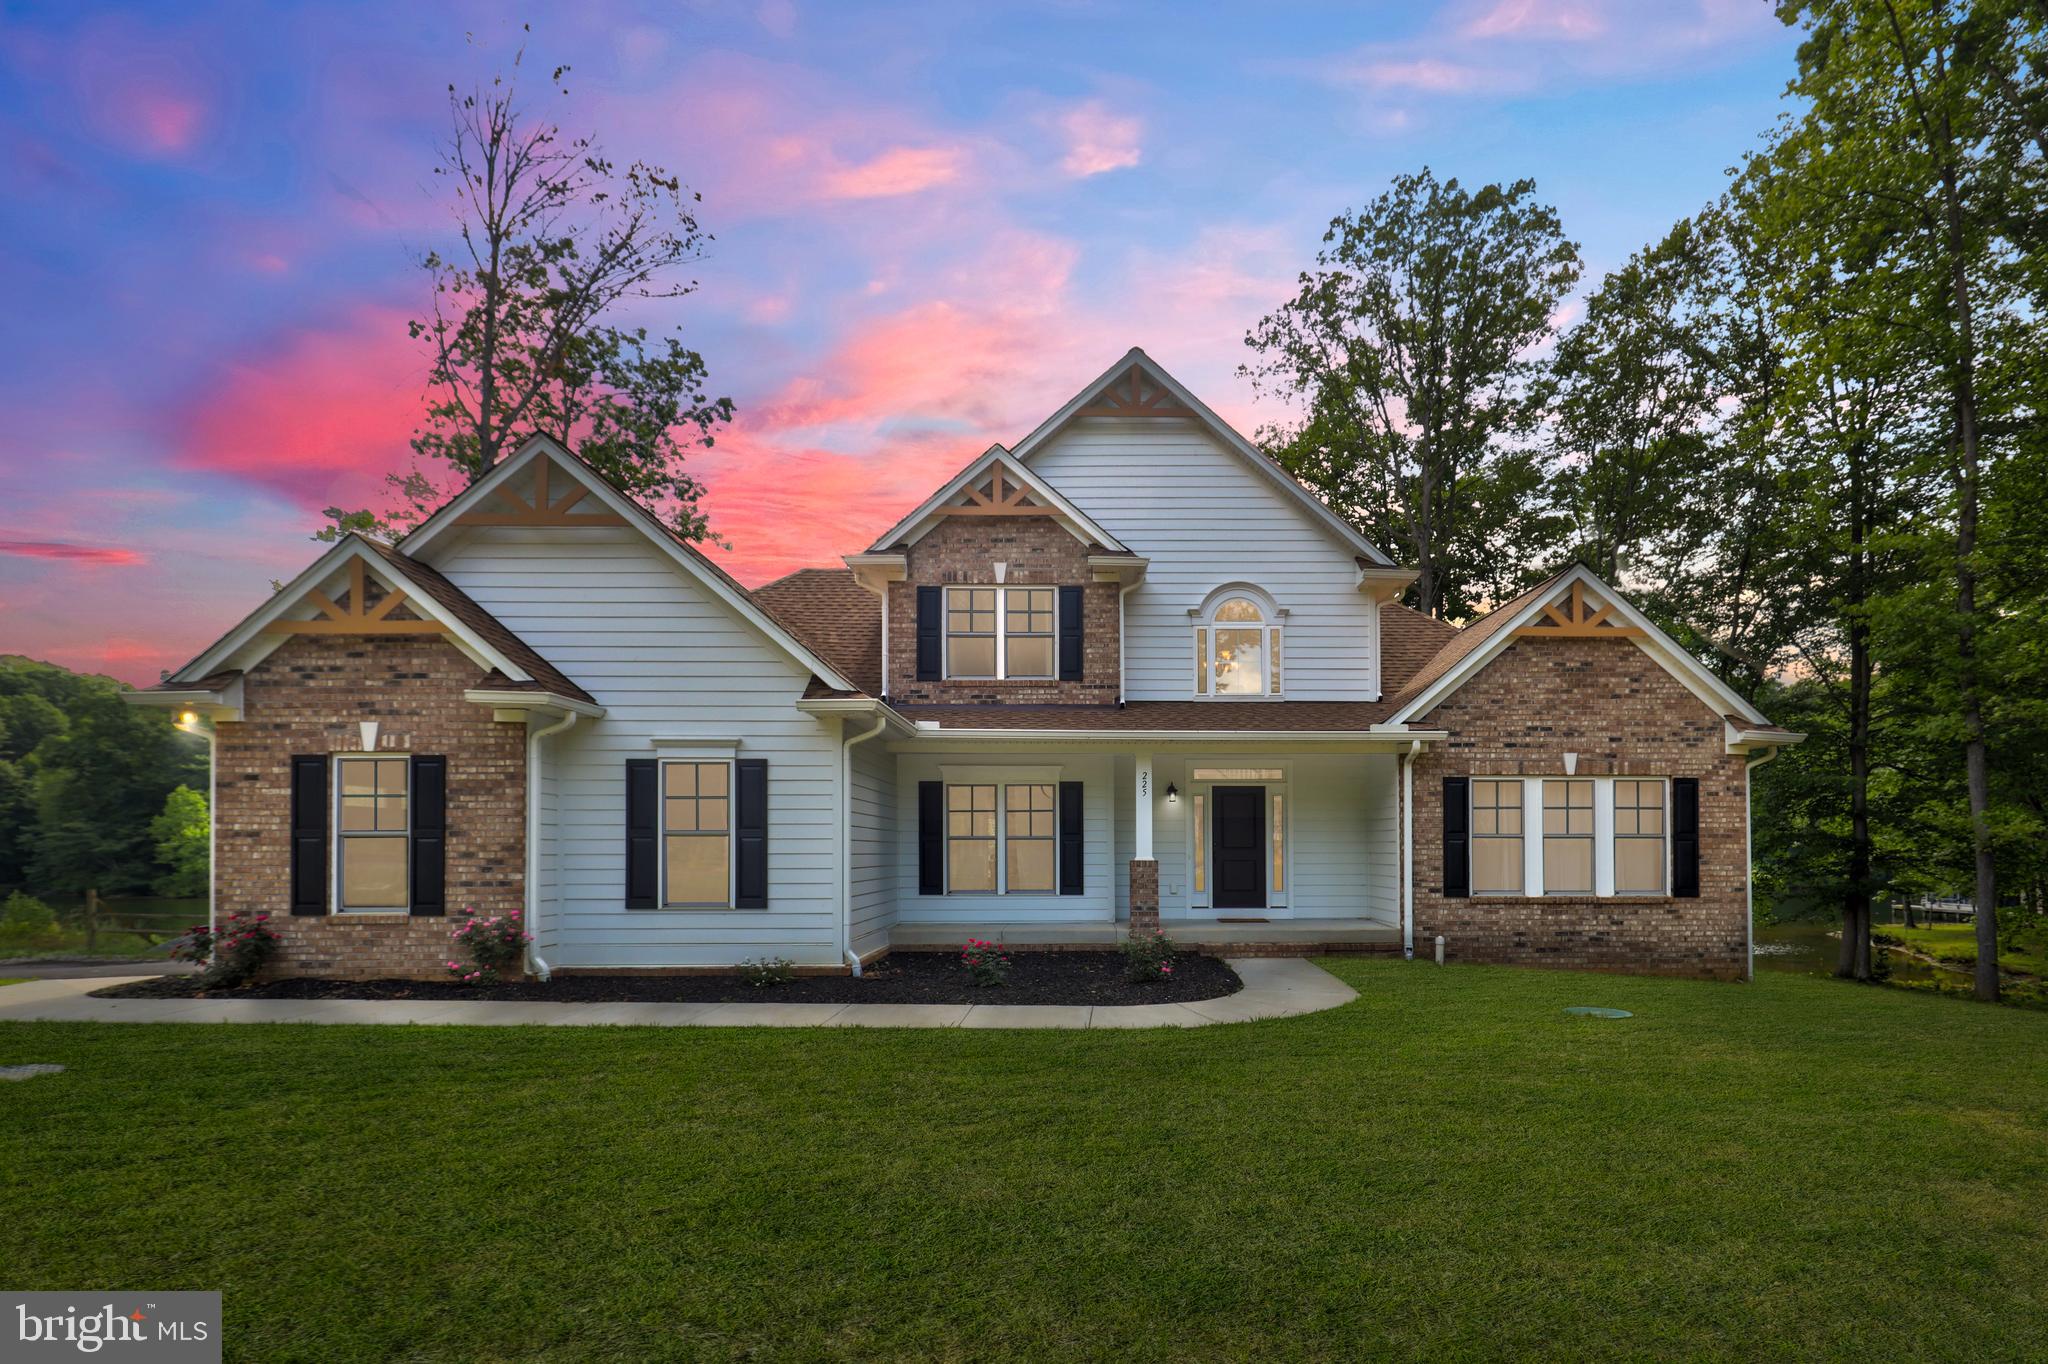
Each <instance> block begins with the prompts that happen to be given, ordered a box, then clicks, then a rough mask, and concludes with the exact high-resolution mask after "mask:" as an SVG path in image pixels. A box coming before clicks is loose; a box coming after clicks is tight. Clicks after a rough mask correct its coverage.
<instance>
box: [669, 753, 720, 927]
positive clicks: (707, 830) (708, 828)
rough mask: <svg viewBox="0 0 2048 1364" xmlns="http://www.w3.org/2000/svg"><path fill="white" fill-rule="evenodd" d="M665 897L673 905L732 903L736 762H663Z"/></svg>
mask: <svg viewBox="0 0 2048 1364" xmlns="http://www.w3.org/2000/svg"><path fill="white" fill-rule="evenodd" d="M661 899H662V905H663V907H664V908H668V909H724V908H728V907H730V906H731V904H732V763H731V762H730V761H728V760H725V759H713V760H710V761H704V760H700V759H694V758H669V759H664V760H663V762H662V764H661Z"/></svg>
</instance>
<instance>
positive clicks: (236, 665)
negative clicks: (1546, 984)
mask: <svg viewBox="0 0 2048 1364" xmlns="http://www.w3.org/2000/svg"><path fill="white" fill-rule="evenodd" d="M942 472H943V471H935V478H934V481H935V484H936V485H937V486H936V490H935V491H934V492H933V493H932V495H931V496H930V497H929V498H928V499H927V500H926V501H925V502H924V503H922V504H921V505H920V506H918V507H917V508H915V509H914V510H912V511H911V512H909V513H908V514H907V515H905V516H904V517H903V518H902V519H901V520H900V521H899V522H898V523H897V524H896V525H895V526H893V527H892V528H891V529H890V530H889V531H888V532H887V533H885V534H884V535H882V536H881V537H880V538H879V539H877V540H876V541H875V542H874V543H873V544H871V545H869V546H867V547H866V548H865V549H863V550H860V551H858V552H854V553H848V554H846V555H845V556H844V558H843V561H842V563H841V564H838V565H834V566H831V567H822V568H816V569H805V570H802V571H800V572H797V573H794V574H791V575H789V576H787V577H785V578H782V579H779V580H777V581H775V582H773V583H769V584H767V585H766V586H764V587H761V588H759V589H756V590H753V591H749V590H747V589H746V588H744V587H742V586H741V585H740V584H739V583H737V582H736V581H734V580H733V579H732V578H731V577H730V576H729V575H727V574H726V573H725V572H723V571H722V570H721V569H719V568H718V567H717V566H716V565H715V564H714V563H713V562H712V561H711V560H710V559H709V558H708V557H706V555H705V554H704V553H702V552H701V551H700V550H698V549H697V548H696V547H695V546H693V545H690V544H687V543H683V542H680V541H678V540H677V539H675V538H674V537H673V536H671V535H670V534H668V533H667V532H666V531H665V530H664V529H663V528H662V526H661V524H660V523H659V522H658V521H656V520H655V518H653V517H652V516H650V515H649V514H647V513H646V512H645V511H644V510H643V509H641V508H640V507H638V506H637V505H635V504H634V503H633V502H632V501H631V500H630V499H628V498H626V497H624V496H623V495H621V494H620V493H619V492H618V491H616V490H615V489H614V488H612V487H611V486H610V485H609V484H608V483H606V482H605V481H604V480H603V479H602V478H599V477H597V476H596V475H595V474H593V473H592V472H591V471H590V470H589V469H588V468H587V467H585V466H584V465H583V464H582V463H581V462H580V461H578V460H576V459H575V458H573V457H572V456H570V455H569V454H567V453H566V452H564V451H563V450H561V449H560V448H558V447H557V446H555V445H554V444H553V443H551V442H549V441H547V440H545V439H541V438H536V439H534V440H531V441H529V442H528V443H527V444H526V445H525V446H524V447H523V448H521V449H520V450H519V451H518V453H517V454H516V455H514V456H513V457H512V458H510V459H508V460H506V461H505V462H504V463H502V464H501V465H500V466H499V467H497V468H496V469H494V470H492V471H491V472H490V473H489V474H488V475H486V476H485V477H484V478H482V479H480V480H479V481H478V482H476V483H475V484H474V485H472V486H471V487H470V488H469V489H468V490H467V491H465V492H463V493H462V494H461V495H460V496H458V497H456V498H455V499H454V500H452V501H451V502H450V503H448V504H447V505H446V506H444V507H443V508H441V509H440V510H439V511H438V512H437V513H435V515H433V516H432V517H431V518H429V519H428V520H427V521H426V522H425V523H424V524H422V525H421V526H419V527H418V528H417V529H415V530H414V531H413V532H412V533H411V534H409V535H408V536H406V537H405V538H404V539H403V540H402V541H400V542H399V543H398V544H397V545H395V546H391V545H383V544H379V543H376V542H374V541H370V540H366V539H362V538H360V537H351V538H349V539H346V540H344V541H342V542H340V543H338V544H337V545H335V546H334V548H333V549H332V550H331V551H329V552H328V553H326V554H325V555H323V556H322V557H321V558H320V559H319V560H318V561H317V562H316V563H314V564H313V565H312V566H311V567H309V568H308V569H307V570H306V571H305V573H303V574H301V575H300V577H299V578H298V579H297V580H295V581H294V582H292V583H291V584H289V585H287V587H286V588H285V590H284V591H282V592H280V593H278V594H276V595H275V596H274V597H272V598H271V599H270V600H269V601H268V602H267V603H266V604H265V605H264V606H262V607H261V608H259V609H258V610H257V611H256V612H255V613H254V614H253V615H251V616H249V617H248V618H247V619H246V620H244V621H243V622H242V623H241V624H240V625H238V626H237V627H236V628H235V629H234V630H232V631H230V632H229V633H228V634H227V635H226V636H224V637H223V638H221V639H220V640H219V641H217V642H215V643H214V644H213V645H212V646H211V647H209V648H208V649H207V650H206V651H205V652H204V653H202V654H201V655H200V656H199V657H198V658H196V659H194V660H193V662H192V663H191V664H189V665H187V666H186V667H185V668H183V669H181V670H180V671H179V672H178V673H177V674H175V675H174V676H173V677H171V678H170V679H169V680H167V681H166V682H165V683H163V684H162V685H161V686H159V687H157V688H152V689H149V690H148V691H145V692H139V693H136V694H135V697H136V699H137V700H140V701H145V702H149V703H153V704H161V705H166V706H171V707H175V708H177V709H178V710H179V711H181V712H182V713H183V714H184V715H185V716H186V723H188V724H189V725H190V726H191V727H193V728H195V729H198V730H201V731H203V732H205V733H207V734H208V735H209V736H210V737H211V738H212V740H213V753H214V759H213V784H214V811H215V833H214V837H215V844H214V848H215V856H214V864H215V874H214V902H215V912H216V913H225V912H227V911H229V910H242V911H248V910H269V911H271V912H272V913H273V914H274V915H275V919H274V922H276V923H278V924H280V925H281V926H282V931H283V933H284V935H285V937H286V955H285V958H284V962H283V965H282V968H281V969H283V970H285V971H288V972H292V973H301V974H303V973H328V974H345V975H394V974H398V975H404V974H433V973H437V972H438V971H439V970H440V969H441V963H442V961H443V960H444V958H445V956H446V949H447V943H446V937H447V931H448V927H449V920H450V916H451V915H460V914H462V913H464V912H465V911H471V910H474V911H477V912H489V913H497V912H506V911H509V910H512V909H517V910H519V911H520V912H522V913H523V914H524V915H525V916H526V918H527V920H528V922H529V924H530V926H531V928H532V930H533V932H534V934H535V943H534V946H533V952H532V958H531V963H530V964H531V967H532V969H533V970H534V971H536V972H538V973H541V974H552V973H555V972H565V971H618V970H629V969H630V970H686V969H706V968H713V969H715V968H729V967H731V966H733V965H734V964H736V963H738V962H740V961H742V960H746V959H752V958H761V957H786V958H789V959H791V960H793V961H794V962H796V963H798V964H799V965H800V966H803V967H808V968H813V969H829V970H840V969H846V970H851V969H858V966H859V964H861V963H863V962H866V961H871V960H873V959H874V958H876V957H877V956H879V955H881V954H884V953H887V952H889V951H891V950H908V949H915V948H920V947H933V946H952V945H956V944H957V943H959V942H960V941H961V940H963V939H964V938H966V937H968V936H970V935H972V936H978V937H988V938H996V939H1000V940H1004V941H1007V942H1009V943H1011V944H1013V945H1016V946H1028V945H1032V944H1046V945H1054V944H1057V945H1074V944H1094V943H1100V944H1109V943H1112V942H1114V941H1115V940H1117V938H1118V937H1120V936H1121V935H1123V934H1125V933H1127V932H1130V931H1132V930H1134V929H1136V930H1140V931H1143V930H1149V929H1151V928H1153V927H1155V926H1157V927H1160V928H1163V929H1164V930H1165V931H1166V932H1167V933H1168V934H1169V935H1170V936H1173V937H1175V938H1177V939H1179V940H1182V941H1184V942H1186V943H1189V944H1191V945H1197V944H1203V945H1213V946H1216V947H1218V948H1224V947H1227V948H1228V950H1232V951H1323V950H1388V951H1400V950H1409V949H1413V948H1414V947H1415V946H1416V944H1417V943H1418V942H1419V943H1422V944H1424V945H1425V946H1426V947H1433V945H1434V940H1435V939H1436V938H1437V937H1438V936H1442V937H1443V938H1444V939H1445V943H1446V950H1447V952H1448V954H1449V955H1450V956H1452V957H1453V958H1462V959H1469V960H1508V961H1528V962H1539V963H1554V964H1566V965H1580V966H1595V967H1611V968H1619V969H1641V970H1659V971H1679V972H1691V973H1700V974H1713V975H1722V976H1739V975H1742V974H1745V973H1746V972H1747V970H1748V931H1749V914H1748V905H1747V896H1748V884H1749V856H1748V822H1747V819H1748V813H1747V799H1748V781H1749V772H1750V769H1751V768H1753V767H1754V766H1755V765H1756V764H1757V763H1759V762H1761V761H1763V760H1764V759H1765V758H1767V757H1768V756H1769V755H1770V754H1771V753H1772V752H1774V751H1775V750H1776V749H1777V748H1779V747H1781V746H1783V745H1785V744H1787V743H1791V742H1796V741H1797V738H1798V737H1799V736H1797V735H1794V734H1790V733H1788V732H1786V731H1784V730H1782V729H1778V728H1775V727H1773V726H1771V725H1770V724H1769V723H1768V722H1767V721H1766V720H1765V718H1764V717H1763V716H1762V715H1761V714H1759V713H1757V711H1756V710H1755V709H1754V707H1752V706H1751V705H1749V704H1748V703H1747V702H1746V701H1744V700H1743V699H1742V698H1741V697H1740V696H1738V695H1736V694H1735V693H1734V692H1732V691H1731V690H1729V689H1728V688H1727V687H1726V686H1725V685H1724V684H1722V683H1721V682H1720V681H1719V680H1718V679H1717V678H1716V677H1715V676H1714V675H1713V674H1712V673H1711V672H1710V671H1709V670H1708V669H1706V668H1705V667H1704V666H1702V665H1701V664H1700V663H1698V662H1697V661H1696V660H1694V659H1693V658H1691V657H1690V656H1688V655H1687V654H1686V653H1685V652H1684V650H1682V649H1681V648H1679V647H1678V646H1677V645H1676V644H1675V643H1674V642H1673V641H1672V640H1671V639H1670V638H1668V637H1667V636H1666V635H1664V634H1663V633H1662V632H1661V631H1659V630H1658V629H1657V628H1656V627H1655V626H1654V625H1653V624H1652V623H1651V622H1650V621H1649V620H1648V619H1646V618H1645V617H1644V616H1643V615H1642V614H1641V613H1640V612H1638V611H1637V610H1635V608H1633V607H1632V606H1630V605H1629V603H1628V602H1627V601H1626V600H1624V599H1623V598H1622V597H1621V596H1619V595H1618V594H1617V593H1616V592H1615V591H1614V590H1613V589H1612V588H1610V587H1609V586H1608V585H1606V584H1605V583H1602V582H1601V581H1599V580H1598V579H1597V578H1596V577H1594V576H1593V575H1592V574H1591V573H1590V572H1588V571H1586V570H1585V569H1583V568H1571V569H1568V570H1566V571H1564V572H1561V573H1559V574H1557V575H1555V576H1554V577H1552V578H1550V579H1549V580H1547V581H1546V582H1544V583H1543V584H1541V585H1539V586H1538V587H1537V588H1535V589H1533V590H1532V591H1530V592H1528V593H1526V594H1524V595H1523V596H1522V597H1520V598H1517V599H1516V600H1514V601H1511V602H1507V603H1504V604H1502V605H1501V606H1500V607H1499V608H1498V609H1497V610H1495V611H1493V612H1491V613H1490V614H1488V615H1486V616H1484V617H1483V618H1481V619H1479V620H1476V621H1473V622H1471V623H1469V624H1466V625H1465V626H1464V627H1463V628H1462V629H1461V628H1457V627H1454V626H1452V625H1450V624H1446V623H1444V622H1441V621H1437V620H1433V619H1430V618H1428V617H1425V616H1422V615H1419V614H1417V613H1416V612H1414V611H1411V610H1409V609H1407V608H1406V607H1403V606H1401V605H1399V604H1398V601H1399V598H1400V596H1401V594H1402V592H1403V591H1404V589H1405V588H1406V587H1407V586H1408V584H1409V582H1410V581H1411V580H1412V577H1413V574H1412V573H1411V572H1409V571H1408V570H1405V569H1403V568H1401V567H1400V566H1399V565H1397V564H1395V563H1394V562H1393V561H1392V560H1391V559H1390V558H1389V557H1388V556H1387V555H1386V554H1385V553H1384V552H1382V550H1381V549H1380V548H1379V547H1377V546H1375V545H1373V544H1370V543H1368V542H1367V541H1366V540H1365V539H1364V538H1363V537H1361V536H1360V534H1359V533H1358V532H1357V531H1356V530H1355V529H1354V528H1353V527H1351V526H1350V525H1348V524H1346V523H1345V522H1344V521H1343V520H1342V519H1341V518H1340V517H1338V516H1336V515H1335V514H1333V513H1332V512H1331V511H1330V510H1329V508H1327V507H1326V506H1324V505H1323V504H1322V503H1321V502H1320V501H1318V500H1317V499H1316V498H1315V497H1314V496H1313V495H1311V494H1310V493H1309V492H1308V491H1306V490H1305V489H1304V488H1303V487H1301V486H1300V485H1299V484H1297V483H1296V482H1295V481H1294V480H1293V479H1291V478H1290V477H1289V476H1288V475H1287V474H1286V473H1285V472H1284V471H1283V470H1282V469H1280V468H1279V467H1278V466H1277V465H1275V464H1274V463H1273V462H1272V461H1271V460H1269V459H1268V458H1267V457H1266V456H1265V455H1263V454H1262V453H1261V452H1260V451H1259V450H1258V449H1257V448H1256V447H1254V446H1253V445H1252V444H1250V443H1249V442H1248V441H1247V440H1245V438H1244V437H1243V436H1241V435H1239V434H1238V433H1237V432H1235V431H1233V430H1232V429H1231V428H1230V427H1229V426H1228V425H1227V424H1225V423H1224V422H1223V421H1221V420H1220V419H1218V418H1217V416H1216V415H1215V414H1214V413H1213V412H1211V411H1210V410H1209V409H1208V408H1207V407H1205V406H1204V405H1203V404H1202V403H1201V401H1200V400H1199V399H1197V398H1196V397H1195V396H1194V395H1193V394H1191V393H1189V392H1187V391H1186V390H1185V389H1184V388H1182V387H1181V386H1180V385H1179V384H1178V383H1176V382H1175V381H1174V380H1173V379H1172V378H1171V377H1170V376H1169V375H1167V374H1166V373H1165V372H1164V371H1163V370H1162V369H1161V368H1160V367H1159V366H1158V365H1156V364H1155V363H1154V362H1153V361H1152V360H1151V359H1150V358H1149V357H1147V356H1146V355H1145V354H1144V353H1143V352H1141V351H1137V350H1133V351H1131V352H1130V353H1129V354H1127V355H1126V356H1124V357H1123V358H1122V359H1120V360H1118V361H1117V363H1116V364H1114V365H1112V366H1111V367H1110V368H1109V369H1108V370H1107V371H1106V372H1104V373H1103V374H1102V375H1101V376H1100V377H1099V378H1097V379H1096V380H1095V381H1094V382H1092V383H1090V384H1088V385H1087V386H1086V387H1085V388H1083V389H1082V390H1081V391H1080V392H1079V393H1078V394H1076V395H1075V397H1074V398H1073V400H1072V401H1071V402H1069V403H1068V404H1067V405H1066V406H1064V407H1062V408H1061V409H1060V410H1059V411H1057V412H1055V413H1053V414H1052V415H1051V416H1050V417H1048V418H1047V419H1046V421H1045V422H1044V423H1043V424H1042V425H1040V426H1039V427H1038V428H1037V429H1036V430H1034V431H1032V432H1031V433H1030V434H1029V435H1027V436H1025V437H1024V438H1023V439H1021V440H1019V441H1017V442H1016V443H1015V444H1014V445H1011V446H1008V447H1005V446H1000V445H998V446H995V447H992V448H990V449H989V450H987V451H985V452H984V453H982V454H981V455H980V456H978V457H977V458H974V459H972V460H971V461H969V462H968V463H967V464H966V465H965V467H963V468H960V469H958V470H957V471H956V472H953V473H952V474H951V476H950V477H946V478H944V479H943V481H941V480H940V478H939V477H938V475H939V474H940V473H942Z"/></svg>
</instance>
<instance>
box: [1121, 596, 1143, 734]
mask: <svg viewBox="0 0 2048 1364" xmlns="http://www.w3.org/2000/svg"><path fill="white" fill-rule="evenodd" d="M1144 581H1145V580H1144V579H1143V578H1140V579H1138V581H1137V582H1130V583H1125V584H1124V585H1123V586H1122V587H1119V588H1118V589H1117V590H1116V703H1117V704H1118V705H1119V706H1121V705H1122V704H1123V703H1124V694H1125V692H1126V691H1127V690H1128V689H1129V687H1130V681H1129V679H1128V678H1126V677H1125V676H1124V637H1125V635H1126V634H1127V633H1128V632H1127V631H1126V630H1125V629H1124V598H1125V597H1128V596H1130V595H1131V593H1132V592H1133V591H1134V590H1136V588H1137V587H1138V586H1139V585H1140V584H1141V583H1143V582H1144Z"/></svg>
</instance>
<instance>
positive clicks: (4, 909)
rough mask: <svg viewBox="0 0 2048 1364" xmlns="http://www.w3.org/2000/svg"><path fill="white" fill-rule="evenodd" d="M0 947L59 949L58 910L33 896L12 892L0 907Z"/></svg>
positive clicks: (60, 941) (60, 937) (62, 932)
mask: <svg viewBox="0 0 2048 1364" xmlns="http://www.w3.org/2000/svg"><path fill="white" fill-rule="evenodd" d="M0 945H4V946H7V947H23V948H27V947H62V946H63V945H64V930H63V929H61V928H59V927H58V926H57V911H56V910H54V909H51V908H50V907H49V906H48V905H46V904H44V903H43V902H42V901H41V900H38V899H37V898H36V897H35V896H33V895H28V894H25V893H23V892H22V891H18V890H17V891H15V892H14V894H12V895H10V896H8V897H7V902H6V903H5V904H4V905H0Z"/></svg>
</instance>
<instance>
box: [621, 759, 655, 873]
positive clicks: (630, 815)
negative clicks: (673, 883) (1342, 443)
mask: <svg viewBox="0 0 2048 1364" xmlns="http://www.w3.org/2000/svg"><path fill="white" fill-rule="evenodd" d="M660 881H661V763H660V761H659V760H657V759H654V758H628V759H626V908H627V909H659V908H660V907H661V888H660Z"/></svg>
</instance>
